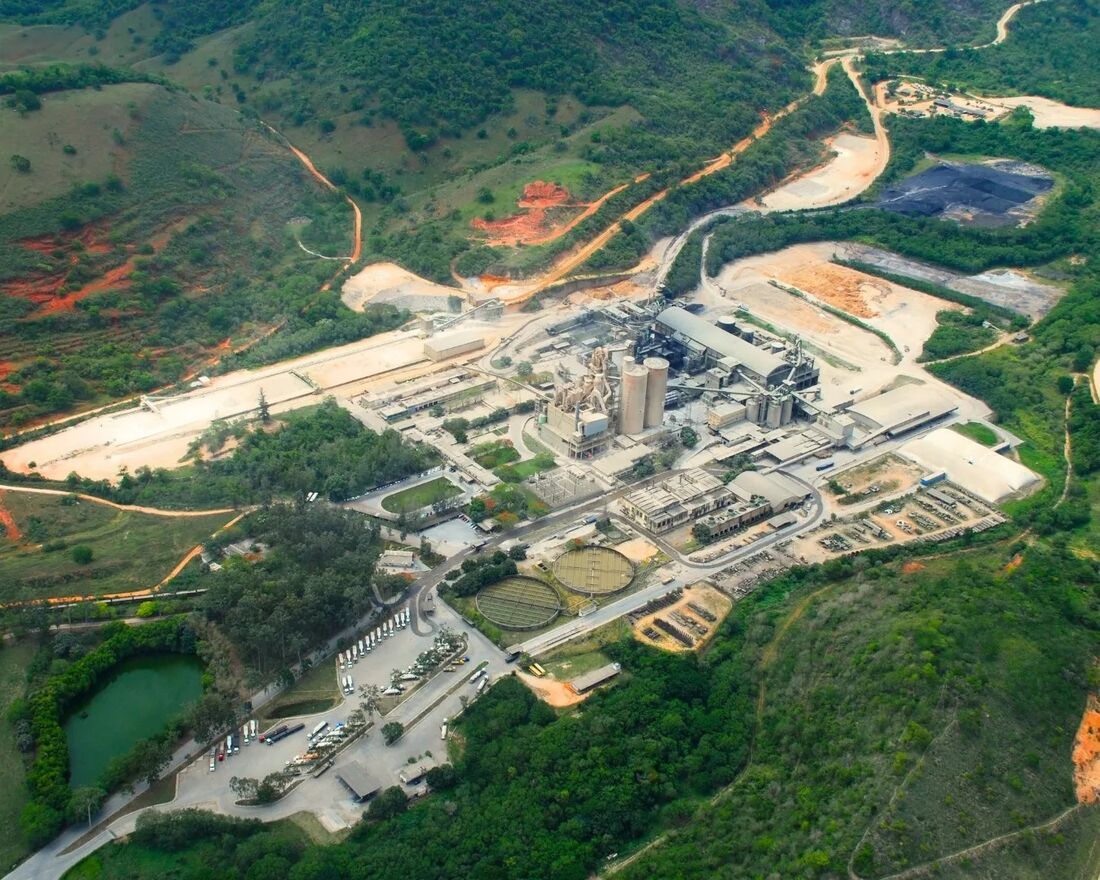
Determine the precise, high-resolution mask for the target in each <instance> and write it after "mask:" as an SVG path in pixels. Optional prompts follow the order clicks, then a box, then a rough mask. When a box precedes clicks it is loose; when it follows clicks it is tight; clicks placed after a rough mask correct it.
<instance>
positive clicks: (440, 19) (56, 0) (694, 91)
mask: <svg viewBox="0 0 1100 880" xmlns="http://www.w3.org/2000/svg"><path fill="white" fill-rule="evenodd" d="M1003 5H1004V3H1003V0H928V2H907V3H893V2H886V0H812V2H802V0H756V2H753V3H743V2H735V0H718V2H711V3H697V2H688V0H607V2H601V3H587V2H577V0H545V2H540V3H529V2H526V0H484V2H479V3H468V2H464V0H412V2H405V0H374V2H364V0H328V2H325V0H241V2H227V0H199V2H195V3H187V4H175V3H172V4H168V3H154V4H152V6H151V9H152V12H153V15H154V16H155V18H156V20H157V27H156V29H155V32H154V34H153V35H152V36H151V37H150V38H149V39H148V40H147V42H146V44H145V45H146V46H147V47H148V51H149V53H150V54H152V55H157V56H158V57H160V58H162V59H167V61H168V62H169V63H171V62H172V61H173V60H175V59H178V58H180V57H181V56H182V55H185V54H186V53H187V52H189V51H190V50H192V49H194V48H196V46H197V44H198V41H199V40H200V38H202V37H204V36H207V35H209V34H212V33H214V32H215V31H218V30H221V29H225V28H228V27H232V26H236V25H242V24H243V25H244V26H243V27H241V28H240V29H239V30H238V31H237V32H236V33H234V34H233V35H232V38H231V39H232V43H233V45H234V47H235V48H234V53H233V65H234V67H235V68H236V72H237V73H238V74H244V75H246V76H247V77H248V80H249V81H251V82H252V83H253V84H260V85H262V84H265V83H266V84H269V86H270V85H271V84H274V83H280V84H286V85H288V86H291V87H290V88H284V89H276V91H277V92H278V94H276V95H274V96H265V100H266V106H263V107H261V108H260V109H261V110H262V112H263V113H264V115H265V116H271V115H272V113H273V112H275V111H277V112H278V113H279V114H280V115H283V116H284V117H285V120H284V121H285V122H291V123H292V124H298V125H300V124H302V123H303V122H307V121H309V120H313V119H321V118H323V117H325V118H327V117H332V116H333V115H335V114H337V113H339V112H355V113H359V112H361V113H362V114H363V119H364V124H369V123H370V122H371V120H373V119H374V118H375V117H378V118H379V119H382V120H393V121H395V122H396V123H397V124H398V125H399V126H400V128H401V130H402V132H403V133H404V136H405V139H406V141H407V142H408V145H409V147H410V148H412V149H413V150H418V149H423V148H424V147H427V146H429V145H431V144H432V143H434V142H435V141H436V140H437V138H439V137H440V136H451V137H458V136H460V135H461V134H462V133H463V132H465V131H468V130H470V129H473V128H476V127H477V126H479V125H481V124H482V123H483V122H484V121H485V120H486V119H488V118H489V117H491V116H493V115H497V114H504V113H508V112H510V111H511V110H513V109H514V108H515V95H514V90H515V89H517V88H530V89H535V90H538V91H540V92H543V93H545V94H546V95H548V96H551V99H552V98H553V96H564V95H573V96H576V97H577V98H579V99H580V100H581V101H583V102H584V104H586V105H588V106H589V107H619V106H629V107H631V108H632V109H633V110H635V111H637V112H638V113H639V114H640V115H641V116H642V117H643V119H644V120H645V123H646V125H645V127H646V129H647V135H648V140H647V142H646V143H644V144H636V145H633V149H632V150H631V154H632V155H631V158H633V159H637V158H640V157H641V155H642V154H644V158H646V159H659V160H661V161H667V160H668V159H669V158H684V159H695V158H698V156H701V155H704V154H709V153H713V151H714V150H716V149H720V148H721V147H722V146H725V145H727V144H728V143H730V142H731V138H732V139H738V138H739V137H740V136H742V135H743V133H744V131H745V130H746V129H747V128H748V127H751V124H752V122H753V121H754V120H755V118H756V113H758V112H759V111H760V110H765V109H774V108H776V107H778V106H781V105H782V104H784V103H786V102H787V101H788V100H790V98H791V97H793V96H794V95H795V94H796V93H798V92H800V91H803V90H805V88H806V86H807V85H808V78H807V74H806V73H805V70H804V61H803V57H802V55H803V51H802V50H803V49H804V48H805V46H806V44H807V43H808V42H809V41H810V40H817V39H819V38H822V37H826V36H830V35H852V34H866V33H875V34H881V35H885V36H899V37H902V38H903V39H905V40H907V41H909V42H914V43H920V42H922V41H923V42H927V41H931V42H937V43H938V42H942V41H944V40H947V41H963V42H965V41H971V40H974V39H978V38H985V37H988V36H992V24H993V22H994V21H995V20H996V18H997V15H998V14H999V12H1000V11H1001V8H1002V7H1003ZM139 6H140V4H139V3H138V2H137V0H108V2H102V3H100V2H95V0H0V20H8V21H17V22H21V23H53V24H59V23H74V24H80V25H83V26H84V27H86V28H89V29H90V30H92V31H94V32H96V33H97V35H102V34H103V33H104V32H105V29H106V28H107V27H108V25H109V24H110V23H111V21H112V20H114V19H116V18H118V17H119V16H120V15H122V14H131V13H132V11H133V10H135V8H137V7H139ZM986 31H989V32H990V33H989V34H986V33H985V32H986ZM320 84H331V85H332V86H333V88H334V90H337V89H338V91H337V94H338V95H339V103H340V104H343V105H344V106H340V107H336V106H332V103H333V102H332V100H331V99H329V100H326V101H325V102H324V103H325V106H320V105H318V102H317V97H318V96H317V95H316V94H315V93H314V92H315V88H316V86H318V85H320ZM326 91H327V90H326ZM310 93H314V94H313V95H311V94H310ZM244 95H245V91H239V92H237V98H238V100H239V101H241V102H242V103H244V102H245V101H246V98H245V97H244ZM551 115H552V114H551Z"/></svg>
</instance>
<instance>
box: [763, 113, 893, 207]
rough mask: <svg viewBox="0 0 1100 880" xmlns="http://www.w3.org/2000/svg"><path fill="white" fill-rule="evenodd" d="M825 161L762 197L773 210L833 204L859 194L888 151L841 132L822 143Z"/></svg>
mask: <svg viewBox="0 0 1100 880" xmlns="http://www.w3.org/2000/svg"><path fill="white" fill-rule="evenodd" d="M825 144H826V146H827V147H828V148H829V151H830V153H831V154H832V155H831V157H830V158H829V159H828V161H826V162H824V163H823V164H821V165H819V166H818V167H817V168H814V169H812V170H810V171H808V172H806V173H804V174H800V175H798V176H797V177H796V178H795V179H793V180H791V181H789V182H787V183H784V184H783V185H782V186H780V187H779V188H778V189H777V190H775V191H774V192H772V193H769V194H768V195H766V196H764V198H763V200H762V201H763V205H764V207H766V208H770V209H772V210H773V211H795V210H806V209H807V208H824V207H828V206H830V205H837V204H840V203H842V202H846V201H848V200H849V199H852V198H854V197H855V196H857V195H859V194H860V193H861V192H863V191H864V190H865V189H867V187H868V186H870V185H871V183H873V182H874V180H875V179H876V178H877V177H878V176H879V174H881V173H882V169H883V167H885V164H886V158H887V154H888V152H889V151H888V150H887V149H885V148H884V145H883V144H882V143H880V142H879V141H878V140H876V139H875V138H870V137H863V136H860V135H855V134H850V133H847V132H845V133H843V134H840V135H837V136H836V137H834V138H829V139H828V140H827V141H826V142H825Z"/></svg>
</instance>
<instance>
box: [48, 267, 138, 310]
mask: <svg viewBox="0 0 1100 880" xmlns="http://www.w3.org/2000/svg"><path fill="white" fill-rule="evenodd" d="M133 271H134V259H133V257H131V258H130V259H128V260H127V261H126V262H125V263H123V264H122V265H121V266H116V267H115V268H114V269H108V270H107V271H106V272H104V273H103V275H102V277H100V278H97V279H96V280H95V281H89V282H88V283H87V284H85V285H84V286H83V287H82V288H80V290H74V291H73V292H72V293H67V294H65V295H64V296H58V297H54V298H53V299H50V300H48V301H46V302H44V303H42V306H41V308H39V309H38V311H37V312H35V313H34V314H32V315H31V316H30V317H31V318H41V317H42V316H43V315H52V314H54V313H55V312H67V311H69V310H70V309H72V307H73V306H74V305H76V303H78V302H80V301H81V300H82V299H86V298H87V297H89V296H92V295H93V294H96V293H105V292H106V291H108V290H123V289H125V288H127V287H129V286H130V273H131V272H133Z"/></svg>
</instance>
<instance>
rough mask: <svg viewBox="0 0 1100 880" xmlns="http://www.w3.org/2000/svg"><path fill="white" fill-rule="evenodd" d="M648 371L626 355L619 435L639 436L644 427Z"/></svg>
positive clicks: (621, 390)
mask: <svg viewBox="0 0 1100 880" xmlns="http://www.w3.org/2000/svg"><path fill="white" fill-rule="evenodd" d="M648 379H649V370H647V369H646V368H645V367H643V366H642V365H641V364H638V363H635V361H634V358H632V357H631V356H630V355H627V356H626V357H625V358H623V375H622V382H621V383H620V397H619V433H621V434H640V433H641V432H642V429H643V428H644V427H645V409H646V388H647V385H648Z"/></svg>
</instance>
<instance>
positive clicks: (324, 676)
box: [257, 657, 340, 730]
mask: <svg viewBox="0 0 1100 880" xmlns="http://www.w3.org/2000/svg"><path fill="white" fill-rule="evenodd" d="M339 699H340V689H339V688H338V687H337V685H336V661H335V659H333V658H332V657H329V658H328V659H327V660H322V661H321V662H320V663H319V664H318V665H317V666H314V667H313V668H312V669H309V670H307V671H306V674H305V675H303V676H302V677H301V678H299V679H298V680H297V681H296V682H294V684H292V685H291V686H290V687H288V688H287V689H286V690H285V691H283V692H282V693H281V694H279V696H277V697H276V698H275V699H274V700H272V701H271V702H270V703H268V704H267V705H266V706H264V707H263V709H261V710H260V711H259V713H258V714H257V720H258V721H259V724H260V729H261V730H263V729H264V728H265V726H269V725H270V723H271V722H272V721H274V720H275V719H276V718H289V717H291V716H292V715H305V714H309V713H311V712H323V711H324V710H325V709H327V708H328V707H329V706H333V705H335V704H336V702H337V700H339Z"/></svg>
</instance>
